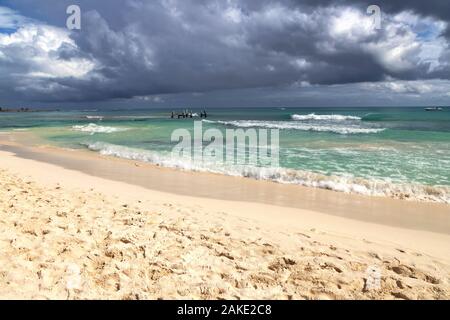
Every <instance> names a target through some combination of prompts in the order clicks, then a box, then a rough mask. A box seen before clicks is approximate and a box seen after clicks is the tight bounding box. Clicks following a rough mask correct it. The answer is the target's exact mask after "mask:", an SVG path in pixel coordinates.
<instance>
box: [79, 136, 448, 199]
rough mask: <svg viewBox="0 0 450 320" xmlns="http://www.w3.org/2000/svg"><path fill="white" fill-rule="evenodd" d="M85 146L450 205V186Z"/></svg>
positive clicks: (178, 165)
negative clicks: (232, 163) (198, 160)
mask: <svg viewBox="0 0 450 320" xmlns="http://www.w3.org/2000/svg"><path fill="white" fill-rule="evenodd" d="M84 146H86V147H87V148H88V149H89V150H92V151H96V152H99V153H100V154H102V155H107V156H114V157H118V158H124V159H129V160H136V161H143V162H149V163H153V164H155V165H158V166H164V167H169V168H175V169H181V170H189V171H200V172H211V173H219V174H225V175H230V176H238V177H247V178H253V179H257V180H268V181H274V182H279V183H286V184H296V185H302V186H306V187H315V188H321V189H327V190H334V191H339V192H345V193H356V194H362V195H368V196H387V197H392V198H397V199H405V200H417V201H429V202H441V203H450V187H447V186H428V185H421V184H414V183H404V184H401V183H392V182H389V181H384V180H381V179H370V180H369V179H363V178H357V177H351V176H336V175H334V176H333V175H331V176H329V175H324V174H320V173H314V172H308V171H302V170H295V169H288V168H280V167H278V168H274V167H256V166H249V165H222V166H220V165H218V164H217V163H207V162H201V161H200V162H194V161H192V160H191V159H186V158H174V157H172V156H171V155H170V154H162V153H158V152H153V151H148V150H143V149H135V148H129V147H124V146H119V145H114V144H109V143H105V142H94V143H87V144H84Z"/></svg>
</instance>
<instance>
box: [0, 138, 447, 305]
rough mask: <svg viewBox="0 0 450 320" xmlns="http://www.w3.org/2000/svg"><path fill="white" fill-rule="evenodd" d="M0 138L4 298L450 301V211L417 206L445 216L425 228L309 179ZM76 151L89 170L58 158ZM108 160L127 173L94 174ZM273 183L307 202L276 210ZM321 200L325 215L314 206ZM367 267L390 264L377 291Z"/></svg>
mask: <svg viewBox="0 0 450 320" xmlns="http://www.w3.org/2000/svg"><path fill="white" fill-rule="evenodd" d="M0 145H1V148H0V149H1V151H0V183H1V185H2V187H3V189H4V190H6V191H5V192H4V193H3V194H2V195H1V197H2V199H1V200H2V201H0V203H2V206H0V212H2V214H0V249H1V250H2V252H4V253H5V254H4V255H3V258H0V260H2V261H0V264H1V265H2V266H3V267H2V269H1V270H0V287H1V288H2V289H0V297H2V298H33V299H44V298H45V299H47V298H49V299H66V298H69V299H85V298H93V299H114V298H115V299H130V298H131V299H159V298H161V299H171V298H172V299H183V298H188V299H448V298H449V297H450V283H449V279H448V274H450V252H449V251H448V247H449V244H450V234H449V233H448V231H447V230H446V228H447V226H448V223H446V221H448V220H445V218H447V219H448V211H446V213H447V216H446V217H440V216H439V212H437V211H436V210H434V211H429V212H422V214H423V216H424V217H426V218H428V219H427V221H428V220H432V221H434V223H435V222H436V220H438V219H444V220H440V221H438V223H440V224H444V225H443V226H441V228H438V226H434V225H433V223H432V224H429V225H428V227H425V228H423V227H422V228H419V229H421V230H418V229H417V228H414V226H411V227H408V224H405V223H406V222H404V221H403V220H400V222H399V221H396V220H395V219H398V218H399V217H404V216H405V215H406V216H407V214H406V213H407V212H408V210H409V209H408V208H409V206H411V207H413V206H415V207H416V208H417V207H418V206H419V205H420V203H418V204H411V202H407V201H400V200H393V199H371V198H370V197H362V196H354V195H345V194H342V193H337V192H332V191H327V190H321V191H320V192H319V193H321V194H322V195H319V194H317V193H315V192H313V190H310V189H309V188H300V189H299V188H297V186H283V185H279V184H275V183H266V182H261V181H250V180H249V179H243V178H231V177H221V176H215V175H211V174H197V173H186V172H177V171H175V170H172V169H167V168H156V167H155V168H151V167H152V166H151V165H148V166H143V165H141V164H139V166H135V164H134V163H133V162H132V161H128V160H122V159H116V158H109V157H103V156H99V155H96V154H90V153H87V152H86V153H83V152H77V151H68V150H59V149H55V148H49V147H39V148H30V147H23V146H22V147H20V146H18V145H15V148H17V149H16V151H18V153H17V154H16V153H14V152H12V150H10V151H5V150H4V149H5V144H4V143H1V144H0ZM12 146H13V144H10V148H12ZM20 148H24V149H21V151H20ZM24 150H25V151H27V152H28V154H26V153H25V151H24ZM37 155H40V157H38V156H37ZM44 155H45V157H44ZM31 156H34V159H30V158H33V157H31ZM55 157H56V158H55ZM58 157H59V158H58ZM49 159H53V160H51V161H45V160H49ZM55 159H57V160H59V164H56V163H55V162H57V161H56V160H55ZM67 159H72V161H73V162H75V163H78V166H80V163H81V164H83V163H84V161H86V163H85V165H86V167H85V168H84V169H83V168H80V167H76V166H75V167H73V165H70V163H68V162H66V163H63V162H62V160H66V161H68V160H67ZM63 164H65V165H63ZM101 168H103V169H102V170H105V168H107V169H108V168H109V169H108V170H111V169H113V172H114V173H115V174H116V175H117V174H119V175H123V174H124V173H127V174H128V176H127V179H128V182H125V181H121V180H118V179H117V177H115V178H116V179H114V178H113V177H112V176H109V177H108V175H107V173H108V170H106V171H102V172H100V173H99V172H96V174H93V173H92V172H90V171H89V170H87V169H90V170H93V171H96V170H100V171H101ZM144 171H146V172H148V171H151V172H152V174H153V175H154V176H153V177H154V178H155V179H159V180H156V181H153V182H152V183H156V184H157V185H159V186H161V185H165V188H170V187H171V186H172V189H171V190H174V189H173V188H174V185H172V184H173V183H175V184H176V185H178V186H180V185H181V186H182V187H183V188H185V187H186V185H187V184H190V185H191V188H190V189H191V190H192V189H193V186H197V184H198V183H199V181H203V179H204V181H205V183H206V182H207V183H210V184H215V183H218V184H219V185H221V186H222V187H225V186H226V187H227V188H228V187H230V188H231V187H234V188H235V189H233V190H228V194H226V195H232V194H237V195H239V198H238V199H217V198H213V197H206V196H203V197H201V196H198V195H195V196H193V195H192V193H195V194H196V193H197V192H199V193H200V192H204V191H202V190H195V192H190V191H191V190H185V194H180V193H177V192H167V191H165V190H161V189H164V188H160V189H159V190H158V189H154V188H153V189H152V188H149V187H148V185H147V187H146V186H144V185H140V183H138V182H139V181H134V183H132V182H133V181H132V180H130V177H132V176H134V175H137V176H138V177H141V178H142V179H144V180H145V179H147V178H148V177H149V176H142V172H144ZM109 174H110V172H109ZM182 176H186V177H188V179H186V180H183V179H181V178H180V177H182ZM134 179H137V178H136V177H135V178H134ZM122 180H124V179H122ZM164 180H165V181H164ZM147 182H148V181H147ZM258 185H259V187H257V186H258ZM277 185H278V186H280V187H281V188H282V189H281V191H283V192H287V196H295V199H298V197H299V196H301V195H302V196H303V197H306V199H309V200H308V201H309V202H308V203H306V204H304V203H300V204H298V206H297V207H295V206H293V207H289V206H281V205H277V204H276V201H275V200H276V197H275V200H274V199H270V196H271V194H272V196H273V193H268V192H269V191H273V192H275V193H277V192H280V191H276V186H277ZM243 186H245V187H243ZM249 187H251V188H253V189H254V190H250V191H248V194H250V193H255V192H256V194H260V196H261V197H265V199H266V201H252V200H254V199H252V198H250V199H249V198H248V197H247V194H242V192H244V191H245V190H248V188H249ZM227 188H225V189H227ZM240 188H241V189H240ZM257 188H260V189H257ZM285 188H286V189H285ZM291 188H294V189H292V190H295V192H294V193H291V192H292V191H291ZM175 189H176V188H175ZM209 189H211V188H209ZM300 191H301V192H300ZM186 193H188V194H191V195H187V194H186ZM222 196H223V195H222ZM309 197H310V198H309ZM334 197H335V198H334ZM355 197H356V198H357V199H358V201H353V200H354V199H355ZM330 198H334V200H330ZM267 199H270V201H268V200H267ZM277 201H278V202H280V201H284V199H278V200H277ZM320 201H322V202H320ZM323 201H325V204H324V203H323ZM267 202H274V203H271V204H270V203H267ZM392 202H394V203H395V210H394V209H392V211H391V212H395V211H398V212H397V217H396V218H395V219H393V220H392V219H391V220H386V219H380V217H383V214H385V213H384V212H378V216H377V215H375V216H373V217H372V219H369V218H368V217H369V216H370V214H375V213H377V210H380V208H384V207H385V206H387V207H388V206H389V205H390V204H391V203H392ZM422 205H423V206H425V207H426V208H432V207H440V205H437V206H436V205H435V204H422ZM430 205H431V206H430ZM315 206H318V207H320V208H321V210H316V209H311V208H307V207H315ZM339 208H340V209H339ZM374 208H376V210H374ZM341 209H342V210H349V211H350V212H355V213H359V214H360V217H359V218H360V219H356V218H350V217H348V216H346V217H343V216H339V215H337V214H333V212H334V210H341ZM443 209H447V208H445V207H444V208H443ZM362 216H364V219H365V220H373V221H364V219H362ZM405 221H408V219H407V217H406V218H405ZM420 221H421V220H420V219H419V220H416V221H415V223H420ZM399 225H400V226H399ZM442 228H443V229H442ZM424 229H432V230H424ZM441 229H442V230H441ZM371 267H376V268H378V269H379V271H380V273H381V287H380V288H378V289H376V290H368V288H366V283H367V271H366V270H368V268H371ZM73 273H75V276H76V277H75V278H76V279H78V278H77V277H79V278H80V279H81V280H80V281H81V282H80V287H79V288H75V289H72V287H71V286H72V282H67V286H66V279H67V277H69V278H70V277H73V276H74V275H73ZM70 279H72V278H70ZM72 280H73V279H72ZM72 280H71V281H72ZM69 284H70V286H69Z"/></svg>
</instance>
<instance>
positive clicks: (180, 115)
mask: <svg viewBox="0 0 450 320" xmlns="http://www.w3.org/2000/svg"><path fill="white" fill-rule="evenodd" d="M197 116H198V115H197V114H196V113H193V112H192V110H190V111H189V110H183V111H182V112H181V113H175V112H173V111H172V113H171V115H170V118H171V119H175V118H177V119H186V118H193V117H197ZM200 118H205V119H206V118H208V114H207V113H206V110H203V111H202V112H200Z"/></svg>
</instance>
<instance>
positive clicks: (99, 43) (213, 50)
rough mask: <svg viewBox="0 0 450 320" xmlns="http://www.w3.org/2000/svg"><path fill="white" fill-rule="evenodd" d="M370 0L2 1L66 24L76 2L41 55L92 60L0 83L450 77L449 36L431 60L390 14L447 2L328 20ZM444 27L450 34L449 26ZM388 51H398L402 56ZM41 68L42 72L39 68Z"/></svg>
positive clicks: (66, 88) (86, 91)
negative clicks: (368, 20) (373, 26)
mask: <svg viewBox="0 0 450 320" xmlns="http://www.w3.org/2000/svg"><path fill="white" fill-rule="evenodd" d="M372 2H373V1H366V0H362V1H351V0H335V1H331V0H318V1H312V0H305V1H296V0H281V1H271V0H240V1H238V0H236V1H228V2H227V1H214V0H197V1H194V0H161V1H140V0H128V1H119V0H112V1H94V0H89V1H88V0H84V1H72V0H70V1H66V0H46V1H40V2H39V3H36V1H27V0H15V1H6V5H8V6H9V7H12V8H14V9H16V10H18V11H19V12H20V13H21V14H23V15H25V16H29V17H31V18H34V19H39V20H41V21H44V22H47V23H49V24H52V25H56V26H58V27H60V28H62V27H64V25H65V19H66V17H67V16H66V14H65V9H66V7H67V6H68V5H69V4H75V3H76V4H79V5H80V7H81V9H82V12H83V16H82V30H80V31H77V32H73V33H72V34H71V35H70V37H71V39H72V40H73V43H68V42H67V41H64V42H63V43H62V44H61V46H60V47H59V48H57V49H55V50H52V51H51V52H47V53H45V54H46V56H45V57H46V58H48V59H49V63H50V62H51V58H52V59H56V60H58V61H59V62H61V63H62V64H63V66H64V67H67V68H69V69H70V68H71V63H72V62H74V63H75V62H76V63H84V62H86V61H89V62H91V63H92V66H91V67H90V68H89V71H88V72H87V73H86V74H82V75H78V74H77V72H75V71H73V70H72V69H70V70H68V71H67V72H66V73H64V74H61V75H60V74H58V72H56V71H54V70H53V69H51V70H50V71H49V70H48V69H49V68H47V67H45V66H42V65H39V66H38V67H39V68H40V71H39V72H34V75H33V77H32V78H27V79H23V78H14V79H11V77H4V76H3V77H2V76H0V85H1V86H2V87H3V86H8V84H9V85H11V84H17V83H18V82H20V83H21V84H22V87H23V85H24V84H25V85H28V88H29V89H28V90H19V94H20V95H22V96H25V97H26V98H28V99H32V100H38V101H67V100H70V101H97V100H108V99H114V98H132V97H135V96H148V95H157V94H170V93H182V92H207V91H211V90H226V89H237V88H255V87H274V88H276V87H286V86H290V85H292V84H295V83H303V82H304V83H310V84H319V85H332V84H349V83H359V82H378V81H384V80H386V79H390V78H395V79H401V80H420V79H434V78H441V79H449V77H450V66H449V59H448V58H449V53H448V52H447V53H445V50H447V48H446V47H445V46H447V45H448V44H447V43H445V44H441V46H443V48H442V49H443V50H444V53H442V55H441V56H440V57H437V58H436V59H435V60H436V61H435V65H434V66H433V64H432V63H433V62H430V59H422V58H421V54H422V51H421V47H420V46H421V45H422V43H420V41H419V42H417V43H412V42H414V41H417V39H412V38H411V37H409V36H408V34H409V33H411V30H410V29H408V26H404V25H400V24H399V22H398V21H394V20H392V15H394V14H397V13H400V12H406V11H411V12H413V13H414V14H416V15H419V16H420V17H421V18H425V17H431V18H432V20H431V21H432V22H434V21H438V20H442V21H443V22H448V21H449V20H450V2H449V1H446V0H442V1H437V0H429V1H396V0H391V1H387V0H383V1H376V4H378V5H379V6H380V7H381V9H382V12H383V17H384V20H383V24H384V25H383V28H382V29H381V30H380V31H378V32H367V31H364V30H363V28H361V30H363V31H364V32H363V31H361V32H360V31H359V30H358V27H356V28H355V29H352V30H351V32H350V33H349V32H348V30H346V29H345V26H344V31H342V32H341V33H339V32H334V31H335V30H334V29H332V28H331V27H330V25H332V24H333V23H335V22H336V21H335V20H336V19H338V18H339V17H341V14H342V12H343V10H345V9H346V8H356V9H357V11H352V12H351V14H353V13H355V12H357V13H358V14H359V15H356V16H352V15H350V16H349V17H350V18H355V19H360V18H361V17H364V16H365V15H366V12H365V10H366V8H367V6H368V5H369V4H372ZM344 17H345V16H344ZM341 18H342V17H341ZM333 19H334V20H333ZM387 26H390V28H391V29H389V30H387ZM425 28H431V27H430V26H428V25H426V26H425ZM442 32H447V33H448V29H447V30H442ZM435 38H436V36H435ZM22 49H23V45H21V46H16V47H10V48H3V49H2V47H1V46H0V51H1V50H4V51H7V50H18V51H20V50H22ZM396 50H400V51H401V57H400V58H398V57H397V56H396V54H397V53H396ZM428 51H430V50H428ZM18 55H19V56H20V53H18ZM10 56H11V57H12V56H13V55H12V54H10ZM47 56H48V57H47ZM49 57H50V58H49ZM65 62H67V63H66V64H64V63H65ZM436 64H437V65H436ZM432 66H433V68H432ZM15 68H17V70H14V69H15ZM33 68H37V66H36V65H30V64H29V63H28V62H27V60H26V59H22V60H20V62H17V61H16V62H13V63H12V64H7V63H2V62H1V61H0V69H1V70H2V72H3V74H6V73H5V71H6V72H8V73H9V74H13V73H14V74H17V73H20V72H17V71H18V70H20V71H21V72H22V74H24V73H27V72H28V73H30V72H32V71H33ZM41 69H42V70H41ZM42 73H45V74H47V76H45V77H42V76H40V74H42ZM48 74H50V76H48ZM55 74H56V75H55ZM12 91H17V90H15V89H13V90H12Z"/></svg>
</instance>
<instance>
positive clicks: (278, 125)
mask: <svg viewBox="0 0 450 320" xmlns="http://www.w3.org/2000/svg"><path fill="white" fill-rule="evenodd" d="M203 121H204V122H206V123H218V124H222V125H230V126H234V127H238V128H255V127H257V128H267V129H286V130H301V131H314V132H331V133H337V134H372V133H379V132H382V131H384V130H386V129H385V128H362V127H360V126H357V125H351V124H348V125H339V124H308V123H299V122H294V121H259V120H233V121H220V120H219V121H212V120H203Z"/></svg>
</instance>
